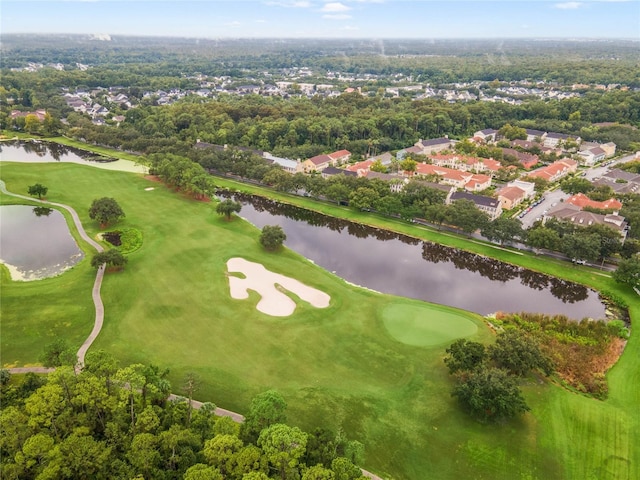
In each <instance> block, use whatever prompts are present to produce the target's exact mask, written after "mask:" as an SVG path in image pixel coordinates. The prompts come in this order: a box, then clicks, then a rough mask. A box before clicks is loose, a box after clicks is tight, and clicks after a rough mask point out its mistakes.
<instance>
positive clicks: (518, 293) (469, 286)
mask: <svg viewBox="0 0 640 480" xmlns="http://www.w3.org/2000/svg"><path fill="white" fill-rule="evenodd" d="M236 199H237V200H239V201H241V202H242V203H243V207H242V211H241V212H240V215H241V216H242V217H244V218H246V219H247V220H249V221H250V222H251V223H253V224H254V225H256V226H257V227H259V228H262V227H263V226H265V225H280V226H282V228H283V229H284V231H285V233H286V235H287V240H286V242H285V244H286V245H287V246H288V247H289V248H291V249H293V250H295V251H297V252H299V253H300V254H302V255H304V256H305V257H307V258H309V259H310V260H313V261H314V262H315V263H316V264H318V265H320V266H321V267H323V268H325V269H327V270H329V271H332V272H335V273H336V274H337V275H339V276H340V277H342V278H344V279H345V280H347V281H349V282H352V283H355V284H357V285H361V286H364V287H367V288H371V289H373V290H377V291H380V292H384V293H391V294H394V295H402V296H405V297H412V298H418V299H422V300H427V301H430V302H436V303H442V304H446V305H451V306H455V307H459V308H463V309H465V310H470V311H473V312H477V313H480V314H482V315H486V314H488V313H492V312H496V311H505V312H520V311H529V312H540V313H547V314H564V315H566V316H568V317H570V318H574V319H581V318H585V317H592V318H604V310H605V308H604V305H603V304H602V303H601V302H600V300H599V298H598V294H597V292H594V291H593V290H590V289H588V288H585V287H583V286H582V285H578V284H574V283H571V282H567V281H564V280H560V279H557V278H554V277H550V276H547V275H543V274H540V273H537V272H533V271H531V270H526V269H524V268H521V267H517V266H513V265H509V264H506V263H503V262H500V261H498V260H494V259H491V258H487V257H484V256H481V255H476V254H473V253H469V252H464V251H461V250H457V249H454V248H449V247H444V246H442V245H438V244H434V243H430V242H423V241H422V240H419V239H416V238H412V237H408V236H405V235H401V234H397V233H394V232H389V231H386V230H381V229H377V228H372V227H368V226H365V225H360V224H355V223H352V222H348V221H346V220H342V219H336V218H333V217H328V216H325V215H320V214H316V213H313V212H309V211H308V210H304V209H301V208H298V207H293V206H290V205H284V204H281V203H277V202H274V201H271V200H268V199H264V198H261V197H252V196H236Z"/></svg>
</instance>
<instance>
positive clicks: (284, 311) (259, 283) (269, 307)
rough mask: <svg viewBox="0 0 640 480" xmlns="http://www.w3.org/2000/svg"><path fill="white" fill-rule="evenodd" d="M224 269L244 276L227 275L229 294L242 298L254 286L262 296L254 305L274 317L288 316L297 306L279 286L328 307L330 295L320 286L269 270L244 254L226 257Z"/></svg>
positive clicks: (311, 301) (304, 298)
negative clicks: (247, 258)
mask: <svg viewBox="0 0 640 480" xmlns="http://www.w3.org/2000/svg"><path fill="white" fill-rule="evenodd" d="M227 269H228V270H229V273H235V272H239V273H242V274H244V275H245V276H246V278H239V277H234V276H232V275H229V287H230V289H231V297H232V298H235V299H238V300H244V299H246V298H249V292H248V290H254V291H256V292H257V293H258V294H259V295H260V296H261V297H262V298H261V299H260V301H259V302H258V305H257V306H256V308H257V309H258V310H259V311H261V312H262V313H265V314H267V315H271V316H273V317H287V316H289V315H291V314H292V313H293V312H294V310H295V309H296V302H294V301H293V300H292V299H291V298H289V297H288V296H287V295H285V294H284V293H282V291H281V290H282V289H286V290H289V291H290V292H291V293H294V294H296V295H297V296H298V297H300V298H301V299H302V300H304V301H306V302H309V303H310V304H311V305H313V306H314V307H316V308H326V307H328V306H329V301H330V300H331V297H329V295H327V294H326V293H324V292H321V291H320V290H316V289H315V288H312V287H309V286H307V285H305V284H303V283H301V282H299V281H298V280H295V279H293V278H290V277H285V276H284V275H280V274H277V273H273V272H270V271H269V270H267V269H266V268H264V267H263V266H262V265H261V264H259V263H254V262H249V261H247V260H245V259H244V258H231V259H229V261H228V262H227Z"/></svg>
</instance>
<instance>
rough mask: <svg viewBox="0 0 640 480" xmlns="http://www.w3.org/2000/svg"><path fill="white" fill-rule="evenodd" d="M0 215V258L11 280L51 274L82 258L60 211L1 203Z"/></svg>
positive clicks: (57, 272) (30, 278)
mask: <svg viewBox="0 0 640 480" xmlns="http://www.w3.org/2000/svg"><path fill="white" fill-rule="evenodd" d="M0 219H1V220H2V228H0V261H1V262H2V263H4V264H5V266H6V267H7V268H8V269H9V271H10V272H11V278H12V279H13V280H38V279H41V278H46V277H53V276H56V275H59V274H60V273H62V272H64V271H65V270H67V269H68V268H71V267H73V266H74V265H75V264H76V263H78V262H79V261H80V260H82V257H83V254H82V251H81V250H80V248H79V247H78V245H77V243H76V241H75V240H74V238H73V237H72V236H71V233H70V232H69V227H68V226H67V222H66V221H65V218H64V216H63V215H62V213H60V212H59V211H57V210H54V209H51V208H48V207H32V206H26V205H3V206H0Z"/></svg>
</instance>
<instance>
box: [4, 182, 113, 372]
mask: <svg viewBox="0 0 640 480" xmlns="http://www.w3.org/2000/svg"><path fill="white" fill-rule="evenodd" d="M0 191H2V193H5V194H7V195H10V196H12V197H16V198H21V199H23V200H29V201H35V202H38V203H42V204H44V205H53V206H55V207H60V208H64V209H65V210H66V211H67V212H69V214H70V215H71V218H72V219H73V223H74V225H75V226H76V229H77V230H78V233H79V234H80V237H82V239H83V240H84V241H85V242H87V243H88V244H89V245H91V246H92V247H93V248H95V249H96V250H97V251H98V252H103V251H104V248H102V245H100V244H99V243H98V242H96V241H95V240H93V239H92V238H91V237H90V236H89V235H87V232H85V230H84V227H83V226H82V223H81V222H80V217H79V216H78V213H77V212H76V211H75V210H74V209H73V208H71V207H70V206H69V205H64V204H62V203H55V202H48V201H46V200H39V199H35V198H31V197H28V196H26V195H20V194H18V193H12V192H10V191H8V190H7V186H6V185H5V183H4V182H3V181H2V180H0ZM103 277H104V265H102V266H101V267H100V268H98V273H97V274H96V280H95V282H94V283H93V291H92V293H91V296H92V298H93V304H94V306H95V310H96V315H95V320H94V322H93V330H91V333H90V334H89V336H88V337H87V339H86V340H85V341H84V343H83V344H82V345H81V346H80V350H78V353H77V356H78V364H79V365H80V366H83V365H84V357H85V355H86V354H87V350H89V347H90V346H91V344H92V343H93V342H94V340H95V339H96V338H97V337H98V334H99V333H100V330H102V324H103V323H104V305H103V303H102V297H101V296H100V287H102V278H103ZM24 368H29V367H24ZM35 368H38V367H35ZM17 370H20V369H10V371H11V372H13V373H25V372H24V371H23V372H18V371H17ZM27 371H30V372H35V373H43V372H40V371H35V370H33V369H29V370H27Z"/></svg>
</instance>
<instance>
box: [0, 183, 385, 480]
mask: <svg viewBox="0 0 640 480" xmlns="http://www.w3.org/2000/svg"><path fill="white" fill-rule="evenodd" d="M0 191H2V192H3V193H5V194H7V195H10V196H12V197H16V198H21V199H24V200H30V201H36V202H39V203H42V204H45V205H53V206H56V207H60V208H64V209H65V210H66V211H67V212H69V213H70V214H71V217H72V218H73V223H74V224H75V226H76V228H77V230H78V233H79V234H80V236H81V237H82V239H83V240H84V241H86V242H87V243H88V244H89V245H91V246H92V247H93V248H95V249H96V250H97V251H98V252H102V251H104V249H103V248H102V246H101V245H100V244H98V243H97V242H95V241H94V240H93V239H92V238H91V237H89V235H87V233H86V232H85V230H84V228H83V226H82V223H81V222H80V217H78V214H77V213H76V211H75V210H74V209H73V208H71V207H70V206H68V205H64V204H62V203H54V202H48V201H46V200H39V199H34V198H31V197H28V196H26V195H20V194H17V193H11V192H9V191H8V190H7V188H6V185H5V183H4V182H3V181H2V180H0ZM104 268H105V266H104V265H102V266H100V268H98V273H97V274H96V280H95V282H94V284H93V291H92V294H91V295H92V298H93V303H94V305H95V310H96V316H95V321H94V324H93V330H91V333H90V334H89V336H88V337H87V339H86V340H85V341H84V343H83V344H82V346H81V347H80V349H79V350H78V353H77V356H78V365H79V367H80V368H82V366H84V357H85V355H86V353H87V350H89V347H91V344H92V343H93V342H94V340H95V339H96V338H97V337H98V334H99V333H100V330H102V325H103V322H104V305H103V303H102V297H101V296H100V287H101V286H102V279H103V277H104ZM8 370H9V372H10V373H12V374H14V373H15V374H20V373H29V372H31V373H41V374H45V373H51V372H53V371H54V370H55V368H47V367H16V368H9V369H8ZM169 400H171V401H176V400H185V398H184V397H181V396H178V395H174V394H171V395H169ZM191 404H192V406H193V407H194V408H196V409H199V408H201V407H202V404H203V402H199V401H197V400H191ZM214 413H215V415H217V416H219V417H229V418H231V419H232V420H233V421H234V422H236V423H242V422H244V417H243V416H242V415H241V414H239V413H236V412H232V411H231V410H226V409H224V408H220V407H216V409H215V411H214ZM361 470H362V474H363V475H364V476H365V477H367V478H370V479H372V480H383V479H382V478H381V477H378V476H377V475H374V474H373V473H371V472H368V471H367V470H364V469H361Z"/></svg>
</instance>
